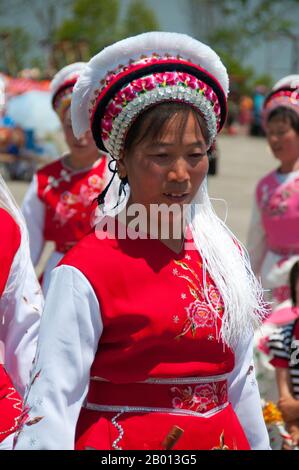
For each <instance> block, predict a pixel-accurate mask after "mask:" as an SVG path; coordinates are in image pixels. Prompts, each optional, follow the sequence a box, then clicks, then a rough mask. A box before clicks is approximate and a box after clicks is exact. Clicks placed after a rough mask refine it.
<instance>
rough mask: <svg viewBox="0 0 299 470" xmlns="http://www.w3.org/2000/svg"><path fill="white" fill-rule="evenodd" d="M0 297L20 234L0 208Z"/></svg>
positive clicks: (15, 224) (16, 225)
mask: <svg viewBox="0 0 299 470" xmlns="http://www.w3.org/2000/svg"><path fill="white" fill-rule="evenodd" d="M0 226H1V231H0V266H1V270H0V295H1V294H2V292H3V289H4V287H5V285H6V282H7V279H8V276H9V272H10V269H11V265H12V263H13V260H14V257H15V255H16V253H17V251H18V249H19V246H20V243H21V232H20V228H19V226H18V224H17V223H16V222H15V220H14V219H13V217H12V216H11V215H10V214H9V213H8V212H7V211H6V210H5V209H2V208H0Z"/></svg>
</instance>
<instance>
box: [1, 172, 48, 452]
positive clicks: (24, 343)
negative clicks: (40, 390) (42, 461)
mask: <svg viewBox="0 0 299 470" xmlns="http://www.w3.org/2000/svg"><path fill="white" fill-rule="evenodd" d="M0 226H1V232H0V242H1V243H0V265H1V270H0V318H1V322H0V450H9V449H11V448H12V441H13V436H14V433H15V431H16V429H17V425H18V423H19V419H20V414H21V411H22V396H23V394H24V391H25V386H26V385H27V383H28V381H29V372H30V369H31V366H32V361H33V358H34V354H35V349H36V342H37V334H38V328H39V321H40V315H41V310H42V307H43V297H42V294H41V289H40V286H39V284H38V282H37V279H36V277H35V274H34V270H33V266H32V264H31V262H30V259H29V247H28V241H27V232H26V228H25V222H24V221H23V219H22V217H21V214H20V213H19V210H18V208H17V207H16V206H15V203H14V202H13V200H12V198H11V196H10V194H9V192H8V189H7V187H6V185H5V183H4V181H3V180H2V178H1V177H0Z"/></svg>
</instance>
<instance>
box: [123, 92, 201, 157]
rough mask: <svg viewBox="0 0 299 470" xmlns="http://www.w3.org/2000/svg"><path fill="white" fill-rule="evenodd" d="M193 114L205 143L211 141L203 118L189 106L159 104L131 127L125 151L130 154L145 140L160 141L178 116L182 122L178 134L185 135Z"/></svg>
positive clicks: (141, 115) (175, 103) (142, 115)
mask: <svg viewBox="0 0 299 470" xmlns="http://www.w3.org/2000/svg"><path fill="white" fill-rule="evenodd" d="M190 113H192V114H193V116H194V117H195V119H196V121H197V122H198V125H199V127H200V129H201V131H202V134H203V137H204V140H205V142H206V143H207V142H208V140H209V134H208V129H207V126H206V123H205V121H204V119H203V117H202V116H201V115H200V114H199V112H198V111H197V110H195V109H194V108H192V107H191V106H190V105H189V104H185V103H178V102H174V101H173V102H166V103H160V104H157V105H155V106H153V107H151V108H148V109H147V110H145V111H144V112H143V113H141V114H140V115H139V116H138V117H137V119H136V121H135V122H133V124H132V125H131V127H130V129H129V131H128V133H127V135H126V139H125V145H124V149H125V152H129V151H130V150H131V149H132V147H133V146H134V145H136V144H137V143H140V142H142V141H143V140H144V139H151V140H156V139H159V137H161V136H162V135H163V133H164V132H165V127H166V125H167V123H169V121H170V119H171V118H172V117H173V116H174V115H175V114H178V115H180V117H181V120H180V121H179V122H178V128H177V132H178V134H179V135H181V136H182V135H183V133H184V129H185V127H186V123H187V120H188V117H189V114H190Z"/></svg>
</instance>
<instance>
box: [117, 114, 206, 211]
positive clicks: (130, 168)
mask: <svg viewBox="0 0 299 470" xmlns="http://www.w3.org/2000/svg"><path fill="white" fill-rule="evenodd" d="M181 119H182V116H180V115H179V114H174V115H173V116H172V117H171V118H170V120H169V121H168V122H167V123H166V125H165V131H164V132H163V133H162V136H161V137H160V138H159V140H155V141H152V140H149V139H146V138H145V139H143V140H142V141H141V142H140V143H137V144H136V145H133V146H132V149H131V150H130V152H129V153H127V154H125V156H124V158H123V159H121V160H120V161H119V166H120V173H121V176H122V177H123V176H127V178H128V181H129V185H130V189H131V202H132V203H138V204H143V205H144V206H145V207H146V208H149V206H150V205H151V204H163V203H164V204H167V205H168V206H170V205H171V204H174V203H176V204H180V205H183V204H189V203H190V202H191V201H192V199H193V198H194V196H195V194H196V192H197V190H198V189H199V187H200V185H201V183H202V182H203V179H204V177H205V176H206V174H207V171H208V157H207V145H206V142H205V139H204V136H203V133H202V131H201V129H200V126H199V124H198V122H197V120H196V118H195V117H194V115H193V113H192V112H190V113H189V115H188V118H187V122H186V126H185V128H184V130H183V135H181V134H182V131H181V132H179V131H178V129H179V123H180V122H181Z"/></svg>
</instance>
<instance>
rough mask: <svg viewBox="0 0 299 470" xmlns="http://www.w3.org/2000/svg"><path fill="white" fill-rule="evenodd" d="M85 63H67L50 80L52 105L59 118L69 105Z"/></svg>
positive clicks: (61, 117)
mask: <svg viewBox="0 0 299 470" xmlns="http://www.w3.org/2000/svg"><path fill="white" fill-rule="evenodd" d="M85 65H86V63H85V62H75V63H74V64H70V65H67V66H66V67H63V68H62V69H61V70H59V72H57V73H56V75H54V77H53V80H52V81H51V84H50V92H51V95H52V106H53V109H54V111H56V112H57V114H58V115H59V117H60V119H61V120H62V119H63V116H64V114H65V111H66V110H67V109H68V108H69V106H70V105H71V99H72V93H73V88H74V85H75V83H76V81H77V80H78V78H79V75H80V73H81V72H82V70H83V69H84V67H85Z"/></svg>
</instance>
